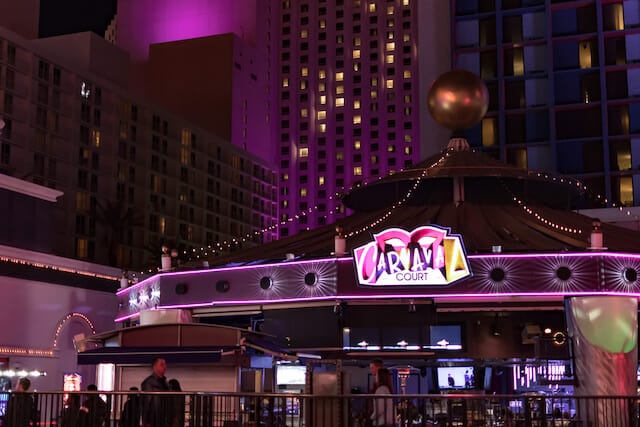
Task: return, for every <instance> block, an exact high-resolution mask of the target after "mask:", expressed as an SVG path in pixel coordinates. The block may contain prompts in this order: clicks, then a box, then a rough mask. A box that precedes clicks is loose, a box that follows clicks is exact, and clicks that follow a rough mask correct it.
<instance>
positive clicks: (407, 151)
mask: <svg viewBox="0 0 640 427" xmlns="http://www.w3.org/2000/svg"><path fill="white" fill-rule="evenodd" d="M404 154H406V155H407V156H408V155H410V154H411V147H404Z"/></svg>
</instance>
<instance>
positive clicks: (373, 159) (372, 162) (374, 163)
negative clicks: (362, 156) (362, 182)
mask: <svg viewBox="0 0 640 427" xmlns="http://www.w3.org/2000/svg"><path fill="white" fill-rule="evenodd" d="M370 163H371V164H372V165H377V164H378V156H371V162H370Z"/></svg>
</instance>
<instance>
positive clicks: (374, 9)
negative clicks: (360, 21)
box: [369, 3, 376, 13]
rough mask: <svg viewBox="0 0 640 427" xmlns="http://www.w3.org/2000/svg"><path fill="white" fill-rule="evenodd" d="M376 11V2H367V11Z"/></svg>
mask: <svg viewBox="0 0 640 427" xmlns="http://www.w3.org/2000/svg"><path fill="white" fill-rule="evenodd" d="M375 11H376V4H375V3H369V12H371V13H374V12H375Z"/></svg>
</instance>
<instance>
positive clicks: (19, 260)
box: [0, 256, 120, 280]
mask: <svg viewBox="0 0 640 427" xmlns="http://www.w3.org/2000/svg"><path fill="white" fill-rule="evenodd" d="M0 262H12V263H14V264H21V265H28V266H30V267H37V268H46V269H49V270H55V271H61V272H64V273H72V274H79V275H82V276H89V277H95V278H98V279H106V280H120V277H116V276H110V275H107V274H100V273H94V272H91V271H84V270H77V269H75V268H67V267H60V266H57V265H52V264H44V263H42V262H35V261H31V260H28V259H23V258H16V257H8V256H0Z"/></svg>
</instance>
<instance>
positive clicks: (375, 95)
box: [369, 90, 378, 99]
mask: <svg viewBox="0 0 640 427" xmlns="http://www.w3.org/2000/svg"><path fill="white" fill-rule="evenodd" d="M369 96H370V98H371V99H377V98H378V91H377V90H372V91H371V93H370V94H369Z"/></svg>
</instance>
